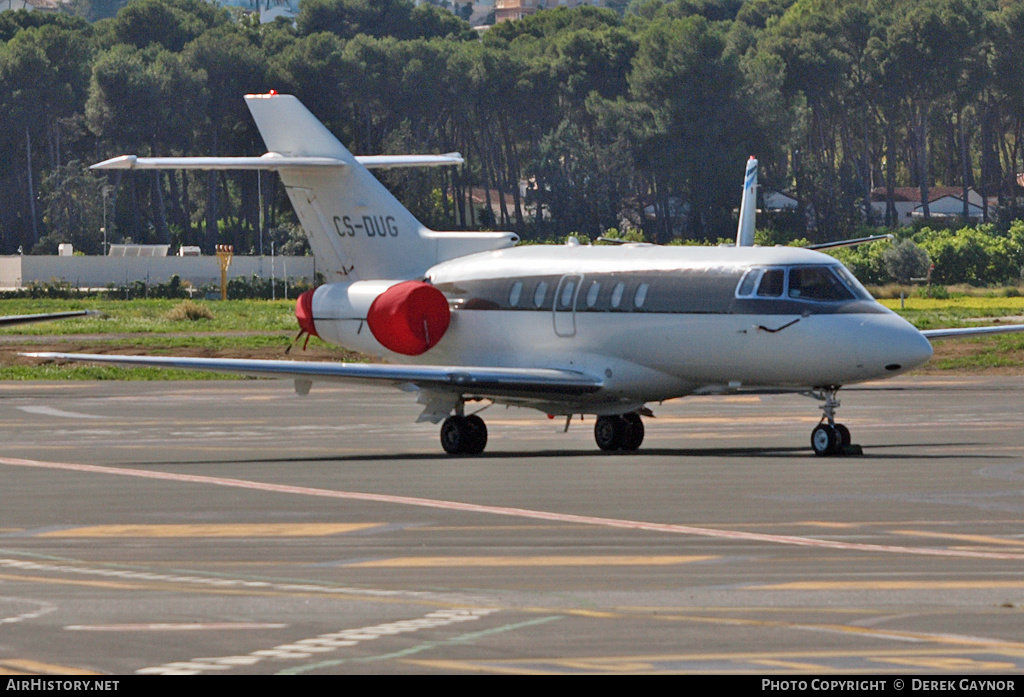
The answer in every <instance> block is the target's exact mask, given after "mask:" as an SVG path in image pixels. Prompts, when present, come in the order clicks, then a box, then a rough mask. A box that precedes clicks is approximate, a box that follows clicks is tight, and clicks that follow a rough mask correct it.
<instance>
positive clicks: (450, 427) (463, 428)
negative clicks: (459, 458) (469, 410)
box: [441, 416, 470, 455]
mask: <svg viewBox="0 0 1024 697" xmlns="http://www.w3.org/2000/svg"><path fill="white" fill-rule="evenodd" d="M469 441H470V429H469V426H468V425H467V424H466V417H464V416H449V417H448V418H447V419H445V420H444V423H443V424H441V447H442V448H444V451H445V452H446V453H448V454H449V455H461V454H462V453H464V452H466V447H467V446H468V444H469Z"/></svg>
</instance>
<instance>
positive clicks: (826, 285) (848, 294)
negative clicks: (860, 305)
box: [736, 264, 872, 302]
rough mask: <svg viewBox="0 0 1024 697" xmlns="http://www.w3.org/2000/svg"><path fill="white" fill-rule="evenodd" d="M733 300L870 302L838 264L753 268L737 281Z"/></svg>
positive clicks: (858, 284) (856, 283) (853, 279)
mask: <svg viewBox="0 0 1024 697" xmlns="http://www.w3.org/2000/svg"><path fill="white" fill-rule="evenodd" d="M736 297H737V298H787V299H789V300H803V301H811V302H842V301H847V300H872V297H871V294H870V293H868V292H867V291H866V290H865V289H864V286H862V285H861V284H860V282H859V281H858V280H857V279H856V278H854V276H853V274H851V273H850V272H849V271H848V270H847V269H846V267H845V266H842V265H841V264H823V265H811V264H808V265H806V266H805V265H794V266H768V267H764V266H760V267H754V268H752V269H750V270H748V271H747V272H746V273H745V274H744V275H743V278H742V279H740V282H739V285H737V286H736Z"/></svg>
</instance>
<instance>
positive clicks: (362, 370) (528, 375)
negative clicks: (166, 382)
mask: <svg viewBox="0 0 1024 697" xmlns="http://www.w3.org/2000/svg"><path fill="white" fill-rule="evenodd" d="M22 355H24V356H29V357H32V358H41V359H48V360H58V361H76V362H90V363H111V364H114V365H126V366H150V367H157V368H178V369H182V370H203V371H209V372H216V373H233V374H237V375H248V376H251V377H277V378H293V379H295V380H300V381H315V380H330V381H345V382H377V383H380V382H383V383H388V384H391V385H393V386H396V387H399V386H404V385H412V386H415V387H418V388H420V389H429V390H434V391H446V392H453V393H456V392H457V393H461V394H472V395H478V396H481V397H514V396H520V395H524V394H545V395H585V394H591V393H593V392H597V391H598V390H600V389H601V387H602V385H603V383H602V381H601V380H599V379H597V378H594V377H592V376H589V375H586V374H584V373H578V372H575V371H571V370H557V369H550V368H489V367H474V366H438V365H388V364H366V363H329V362H316V361H268V360H253V359H240V358H176V357H173V356H108V355H101V354H99V355H98V354H87V353H25V354H22Z"/></svg>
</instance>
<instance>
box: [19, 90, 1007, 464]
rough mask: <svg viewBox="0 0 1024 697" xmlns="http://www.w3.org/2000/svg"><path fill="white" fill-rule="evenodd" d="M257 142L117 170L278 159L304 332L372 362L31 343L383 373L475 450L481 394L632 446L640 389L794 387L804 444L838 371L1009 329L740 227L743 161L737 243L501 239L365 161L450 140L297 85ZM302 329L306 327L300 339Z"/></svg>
mask: <svg viewBox="0 0 1024 697" xmlns="http://www.w3.org/2000/svg"><path fill="white" fill-rule="evenodd" d="M245 100H246V104H247V105H248V107H249V110H250V112H251V114H252V116H253V118H254V119H255V121H256V124H257V126H258V128H259V131H260V133H261V135H262V136H263V140H264V141H265V143H266V146H267V149H268V152H267V153H266V154H264V155H262V156H260V157H234V158H231V157H184V158H144V157H136V156H134V155H126V156H121V157H117V158H114V159H111V160H107V161H105V162H101V163H99V164H97V165H93V169H96V170H99V171H105V170H117V169H172V168H188V169H212V170H227V169H261V170H271V171H276V172H278V173H279V174H280V177H281V180H282V182H283V184H284V186H285V189H286V191H287V192H288V196H289V198H290V199H291V203H292V205H293V206H294V208H295V212H296V214H297V215H298V218H299V221H300V222H301V224H302V227H303V228H304V230H305V232H306V235H307V236H308V238H309V243H310V246H311V248H312V250H313V253H314V255H315V256H316V260H317V268H318V269H319V270H321V271H323V272H324V273H325V274H326V277H327V278H326V281H327V282H326V283H324V284H323V285H321V286H319V287H318V288H316V289H315V290H312V291H307V292H305V293H303V294H302V295H301V296H300V297H299V299H298V302H297V305H296V317H297V320H298V324H299V327H300V329H301V331H300V335H299V336H300V337H301V336H302V335H303V334H306V335H309V336H317V337H320V338H321V339H323V340H324V341H327V342H330V343H334V344H339V345H341V346H345V347H347V348H350V349H353V350H355V351H359V352H361V353H364V354H367V355H370V356H375V357H379V358H381V359H383V360H385V361H386V363H381V364H352V363H320V362H310V361H291V360H235V359H210V358H174V357H148V356H111V355H89V354H62V353H37V354H28V355H34V356H36V357H39V358H46V359H54V360H67V361H94V362H104V363H115V364H121V365H147V366H161V367H167V368H186V369H193V370H209V371H219V372H228V373H238V374H243V375H250V376H277V377H287V378H291V379H293V380H294V381H295V389H296V391H297V392H298V393H299V394H307V393H308V392H309V390H310V387H311V385H312V383H313V382H316V381H355V382H364V383H366V382H372V383H384V384H390V385H393V386H395V387H397V388H399V389H402V390H406V391H409V392H413V393H415V394H416V395H417V400H418V402H419V403H420V404H421V405H423V411H422V413H421V414H420V416H419V419H418V421H430V422H433V423H442V426H441V445H442V447H443V448H444V450H445V451H446V452H448V453H450V454H477V453H481V452H483V450H484V448H485V446H486V443H487V427H486V425H485V423H484V421H483V419H482V418H481V416H480V414H479V411H480V410H479V409H478V410H476V411H474V408H475V407H476V406H480V405H481V404H482V403H486V406H490V404H504V405H510V406H516V407H529V408H533V409H537V410H539V411H541V412H543V413H546V414H548V415H551V416H555V415H557V416H564V417H565V419H566V428H568V426H569V422H570V420H571V419H572V418H573V417H574V416H575V415H577V414H578V415H584V414H586V415H593V416H596V421H595V426H594V437H595V440H596V442H597V445H598V447H599V448H600V449H602V450H606V451H634V450H636V449H638V448H639V447H640V445H641V443H642V441H643V438H644V423H643V420H642V417H643V416H651V415H652V411H651V408H650V405H652V404H657V403H659V402H662V401H664V400H668V399H674V398H677V397H683V396H686V395H707V394H735V393H754V394H758V393H779V392H792V393H801V394H805V395H809V396H812V397H814V398H816V399H818V400H820V402H821V409H822V412H823V413H822V418H821V422H820V423H819V424H818V425H817V426H816V427H815V428H814V430H813V431H812V433H811V439H810V440H811V446H812V448H813V450H814V452H815V453H816V454H817V455H823V456H825V455H838V454H843V453H846V452H849V451H850V449H851V447H854V448H855V447H856V446H851V437H850V431H849V429H848V428H846V427H845V426H844V425H843V424H841V423H838V422H837V421H836V418H835V417H836V410H837V409H838V407H839V400H838V399H837V398H836V395H837V392H838V391H839V389H840V387H842V386H844V385H850V384H854V383H859V382H864V381H868V380H877V379H880V378H891V377H895V376H897V375H901V374H903V373H906V372H907V371H909V370H911V369H913V368H914V367H916V366H918V365H921V364H922V363H924V362H925V361H927V360H928V359H929V357H930V356H931V355H932V346H931V344H930V342H929V339H934V338H941V337H945V336H958V335H975V334H982V333H994V332H1006V331H1024V325H1013V326H1002V327H998V328H977V329H956V330H929V331H924V332H921V331H918V330H917V329H915V328H914V327H913V326H912V325H910V324H909V323H908V322H906V321H905V320H903V319H902V318H901V317H899V316H898V315H896V314H895V313H893V312H891V311H890V310H888V309H886V308H885V307H883V306H882V305H880V304H879V303H878V302H876V301H875V300H874V299H873V298H872V297H871V295H870V294H869V293H868V292H867V291H866V290H865V289H864V287H863V286H862V285H861V284H860V283H859V282H858V281H857V279H856V278H854V276H853V275H852V274H851V273H850V272H849V271H848V270H847V269H846V268H845V267H844V266H843V265H842V264H841V263H839V262H838V261H836V260H835V259H834V258H832V257H830V256H827V255H825V254H823V253H821V252H820V251H817V250H815V249H808V248H793V247H761V246H755V245H754V244H753V232H754V215H755V203H754V202H755V198H754V190H755V186H756V179H757V161H756V160H753V159H751V161H750V162H749V163H748V166H747V172H746V177H745V179H744V187H743V197H742V201H741V208H740V224H739V229H738V232H737V241H736V244H735V245H729V246H720V247H666V246H657V245H651V244H623V245H619V246H591V245H584V244H579V243H578V242H577V241H576V240H575V239H573V238H570V239H569V241H568V243H567V244H565V245H559V246H547V245H531V246H521V247H517V246H516V243H517V242H518V241H519V240H518V237H517V236H516V235H515V234H513V233H508V232H438V231H434V230H430V229H428V228H426V227H425V226H424V225H423V224H421V223H420V222H419V221H418V220H416V219H415V217H414V216H413V215H412V214H411V213H410V212H409V211H408V210H406V208H405V207H403V206H402V205H401V204H400V203H399V202H398V201H397V200H396V199H395V198H394V197H393V196H392V195H391V193H389V192H388V190H387V189H386V188H385V187H384V186H383V185H382V184H381V183H380V182H379V181H378V180H377V179H376V178H375V177H374V176H373V175H372V174H371V173H370V171H369V170H370V169H374V168H390V167H406V166H445V165H453V164H459V163H461V162H462V158H461V157H460V156H459V155H458V153H449V154H447V155H399V156H388V155H378V156H363V157H357V156H353V155H352V154H351V153H350V152H349V151H348V150H347V149H346V148H345V147H344V146H343V145H342V144H341V143H340V142H339V141H338V139H337V138H335V137H334V136H333V135H332V134H331V132H330V131H329V130H328V129H327V128H326V127H325V126H324V125H323V124H321V123H320V121H318V120H317V119H316V118H315V117H314V116H313V114H311V113H310V112H309V111H308V110H307V109H306V108H305V107H304V106H303V105H302V104H301V103H300V102H299V101H298V100H297V99H296V98H295V97H293V96H289V95H279V94H276V93H274V92H271V93H270V94H260V95H248V96H246V97H245ZM307 340H308V337H307Z"/></svg>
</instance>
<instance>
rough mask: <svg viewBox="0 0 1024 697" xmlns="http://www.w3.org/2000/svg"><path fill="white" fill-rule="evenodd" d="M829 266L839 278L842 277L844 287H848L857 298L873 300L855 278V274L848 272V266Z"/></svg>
mask: <svg viewBox="0 0 1024 697" xmlns="http://www.w3.org/2000/svg"><path fill="white" fill-rule="evenodd" d="M831 268H832V270H833V271H835V272H836V273H837V274H838V275H839V277H840V278H841V279H843V281H844V282H845V283H846V287H847V288H849V289H850V290H851V291H852V292H853V294H854V295H856V296H857V298H858V299H859V300H874V298H872V297H871V293H869V292H868V291H867V289H866V288H865V287H864V286H862V285H861V284H860V281H858V280H857V277H856V276H854V275H853V274H852V273H850V270H849V269H848V268H846V267H845V266H842V265H840V266H833V267H831Z"/></svg>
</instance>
